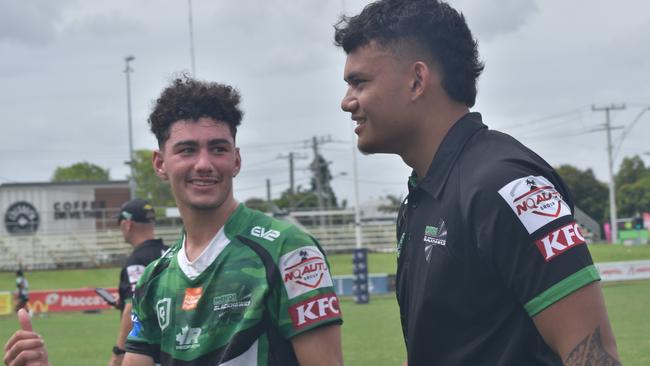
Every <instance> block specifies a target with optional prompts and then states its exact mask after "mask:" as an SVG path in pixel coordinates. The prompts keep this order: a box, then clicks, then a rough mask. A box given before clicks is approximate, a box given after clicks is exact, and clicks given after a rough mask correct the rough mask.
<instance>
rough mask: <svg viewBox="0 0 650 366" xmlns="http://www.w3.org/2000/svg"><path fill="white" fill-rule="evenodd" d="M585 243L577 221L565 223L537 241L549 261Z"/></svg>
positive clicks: (545, 258) (538, 246)
mask: <svg viewBox="0 0 650 366" xmlns="http://www.w3.org/2000/svg"><path fill="white" fill-rule="evenodd" d="M584 243H585V238H584V237H583V236H582V234H581V233H580V229H579V228H578V223H576V222H572V223H570V224H568V225H565V226H563V227H561V228H559V229H557V230H555V231H553V232H551V233H550V234H548V235H546V236H544V237H543V238H541V239H539V240H536V241H535V244H536V245H537V248H538V249H539V251H540V252H541V253H542V256H544V260H545V261H547V262H548V261H550V260H551V259H553V258H555V257H556V256H558V255H559V254H560V253H562V252H564V251H566V250H567V249H569V248H571V247H574V246H576V245H579V244H584Z"/></svg>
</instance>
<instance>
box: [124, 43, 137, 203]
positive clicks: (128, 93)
mask: <svg viewBox="0 0 650 366" xmlns="http://www.w3.org/2000/svg"><path fill="white" fill-rule="evenodd" d="M133 60H135V56H132V55H129V56H126V57H125V58H124V62H125V63H126V67H125V68H124V73H125V74H126V110H127V120H128V121H129V161H128V162H127V164H128V165H129V168H130V169H131V176H130V177H129V192H130V195H131V199H133V198H135V188H136V187H135V175H134V174H133V163H134V158H133V128H132V126H131V125H132V122H131V72H133V69H132V68H131V66H130V65H129V62H131V61H133Z"/></svg>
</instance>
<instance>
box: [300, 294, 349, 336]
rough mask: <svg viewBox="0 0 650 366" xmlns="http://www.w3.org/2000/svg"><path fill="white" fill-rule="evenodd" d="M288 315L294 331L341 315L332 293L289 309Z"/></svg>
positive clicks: (337, 302) (336, 299)
mask: <svg viewBox="0 0 650 366" xmlns="http://www.w3.org/2000/svg"><path fill="white" fill-rule="evenodd" d="M289 315H291V320H292V322H293V327H294V329H301V328H305V327H308V326H310V325H312V324H315V323H318V322H320V321H323V320H327V319H333V318H338V317H339V316H340V315H341V310H340V309H339V299H338V298H337V297H336V295H335V294H333V293H329V294H324V295H320V296H317V297H313V298H311V299H309V300H307V301H303V302H300V303H297V304H295V305H292V306H291V307H289Z"/></svg>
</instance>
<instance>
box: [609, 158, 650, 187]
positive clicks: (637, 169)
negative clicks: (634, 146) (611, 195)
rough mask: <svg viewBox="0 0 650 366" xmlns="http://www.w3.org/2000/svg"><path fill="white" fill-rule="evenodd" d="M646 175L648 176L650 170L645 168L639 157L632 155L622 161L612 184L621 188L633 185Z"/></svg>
mask: <svg viewBox="0 0 650 366" xmlns="http://www.w3.org/2000/svg"><path fill="white" fill-rule="evenodd" d="M647 175H650V168H646V166H645V164H644V162H643V160H642V159H641V158H640V157H639V155H634V156H633V157H631V158H628V157H626V158H624V159H623V161H622V162H621V167H620V168H619V169H618V173H617V174H616V177H614V183H616V187H622V186H624V185H626V184H634V183H636V182H638V181H639V180H640V179H642V178H643V177H645V176H647ZM617 193H618V192H617Z"/></svg>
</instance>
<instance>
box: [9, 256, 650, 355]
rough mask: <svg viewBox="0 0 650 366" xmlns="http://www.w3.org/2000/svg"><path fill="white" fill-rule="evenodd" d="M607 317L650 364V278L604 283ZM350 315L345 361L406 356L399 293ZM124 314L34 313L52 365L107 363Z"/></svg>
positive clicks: (50, 274)
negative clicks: (649, 314) (398, 300)
mask: <svg viewBox="0 0 650 366" xmlns="http://www.w3.org/2000/svg"><path fill="white" fill-rule="evenodd" d="M590 250H591V253H592V256H593V258H594V261H596V262H610V261H623V260H642V259H650V246H630V247H626V246H622V245H604V244H601V245H591V246H590ZM329 261H330V265H331V267H332V273H333V274H334V275H345V274H350V273H352V259H351V255H350V254H335V255H330V256H329ZM395 268H396V259H395V253H371V254H370V255H369V270H370V272H371V273H395ZM118 274H119V269H118V268H108V269H96V270H67V271H32V272H28V273H27V276H28V279H29V281H30V287H31V288H32V289H55V288H79V287H98V286H101V287H115V286H116V285H117V280H118ZM13 289H14V274H13V272H4V273H0V290H13ZM603 292H604V294H605V300H606V302H607V308H608V312H609V317H610V320H611V322H612V326H613V328H614V332H615V334H616V338H617V342H618V348H619V353H620V355H621V358H622V361H623V364H625V365H631V366H642V365H650V352H648V349H650V332H649V331H648V329H650V317H649V316H648V306H649V305H648V304H650V281H635V282H626V283H614V284H604V285H603ZM341 308H342V311H343V316H344V321H345V323H344V326H343V352H344V358H345V363H346V364H347V365H378V366H381V365H399V364H400V363H401V361H402V360H403V359H404V357H405V350H404V343H403V340H402V333H401V327H400V324H399V313H398V309H397V303H396V301H395V298H394V295H384V296H375V297H373V298H372V300H371V303H370V304H369V305H356V304H354V303H353V302H352V301H351V300H350V299H349V298H344V299H342V301H341ZM117 326H118V313H117V312H116V311H104V312H102V313H100V314H83V313H57V314H51V315H49V316H46V317H39V316H37V317H35V318H34V328H35V329H36V330H37V331H39V332H41V333H42V335H43V337H44V338H45V340H46V343H47V345H48V349H49V351H50V355H51V360H52V361H53V363H54V365H58V366H61V365H66V366H77V365H79V366H82V365H83V366H92V365H105V364H106V363H107V361H108V359H109V357H110V348H111V347H112V345H113V344H114V343H115V338H116V334H117ZM17 327H18V324H17V321H16V319H15V318H14V317H13V316H4V317H0V344H4V342H5V341H6V339H8V337H9V336H10V335H11V334H12V333H13V331H14V330H15V329H16V328H17Z"/></svg>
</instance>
